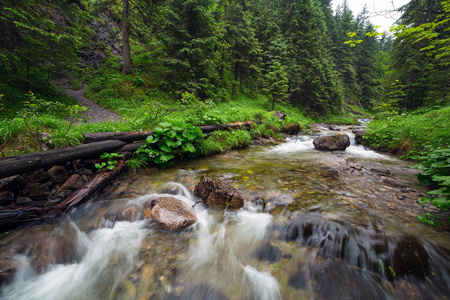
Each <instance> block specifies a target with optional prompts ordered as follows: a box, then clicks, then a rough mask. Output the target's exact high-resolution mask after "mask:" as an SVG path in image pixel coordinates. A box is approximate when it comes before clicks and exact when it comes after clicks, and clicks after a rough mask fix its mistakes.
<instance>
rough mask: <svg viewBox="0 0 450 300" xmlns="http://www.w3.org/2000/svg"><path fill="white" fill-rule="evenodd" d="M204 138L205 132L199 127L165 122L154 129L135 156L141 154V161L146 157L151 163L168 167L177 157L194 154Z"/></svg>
mask: <svg viewBox="0 0 450 300" xmlns="http://www.w3.org/2000/svg"><path fill="white" fill-rule="evenodd" d="M202 139H203V133H202V131H201V130H200V128H198V127H195V126H192V125H191V124H182V123H180V122H174V123H173V124H172V123H167V122H163V123H160V124H159V126H158V127H156V128H155V129H154V130H153V134H152V135H151V136H149V137H148V138H147V139H146V144H145V145H144V146H142V147H141V148H139V149H138V150H137V151H136V152H135V156H139V157H140V160H141V161H142V160H144V159H143V157H145V160H147V161H148V162H149V163H150V164H157V165H160V166H161V167H163V168H166V167H169V166H171V165H173V164H174V162H175V159H176V158H180V157H183V156H186V155H190V156H193V155H194V154H195V153H196V152H197V148H198V145H199V143H200V141H201V140H202ZM135 162H136V161H135ZM135 162H133V164H134V163H135Z"/></svg>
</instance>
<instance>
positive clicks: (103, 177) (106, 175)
mask: <svg viewBox="0 0 450 300" xmlns="http://www.w3.org/2000/svg"><path fill="white" fill-rule="evenodd" d="M125 167H126V165H125V162H124V161H122V160H121V161H119V162H118V163H117V165H116V167H115V168H114V169H113V170H111V171H108V170H105V171H103V172H101V173H100V174H98V175H97V176H95V177H94V178H93V179H91V180H90V181H89V182H87V183H86V184H85V185H84V186H83V187H81V188H80V189H78V190H76V191H75V192H74V193H73V194H72V195H71V196H70V197H69V198H67V199H66V200H64V201H63V202H61V203H60V204H59V205H58V211H59V212H61V213H63V212H67V211H68V210H69V209H70V208H71V207H73V206H75V205H76V204H78V203H80V202H83V201H85V200H87V199H88V198H90V197H92V195H93V194H94V193H95V192H97V191H98V190H99V189H101V188H102V187H103V186H105V185H106V184H107V183H108V182H109V181H110V180H111V179H113V178H114V177H115V176H116V175H117V174H119V173H120V172H121V171H123V170H124V169H125Z"/></svg>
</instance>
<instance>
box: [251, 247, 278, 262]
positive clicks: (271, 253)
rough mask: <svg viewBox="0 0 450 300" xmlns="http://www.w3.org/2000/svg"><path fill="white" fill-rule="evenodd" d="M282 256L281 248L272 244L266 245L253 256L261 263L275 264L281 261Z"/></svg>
mask: <svg viewBox="0 0 450 300" xmlns="http://www.w3.org/2000/svg"><path fill="white" fill-rule="evenodd" d="M282 254H283V253H282V252H281V250H280V248H278V247H276V246H273V245H272V244H270V243H265V244H263V245H262V246H261V247H260V248H259V249H258V250H257V251H255V253H253V255H252V256H253V257H254V258H256V259H258V260H261V261H267V262H270V263H275V262H278V261H280V259H281V255H282Z"/></svg>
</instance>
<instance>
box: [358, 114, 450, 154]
mask: <svg viewBox="0 0 450 300" xmlns="http://www.w3.org/2000/svg"><path fill="white" fill-rule="evenodd" d="M424 111H426V112H425V113H420V111H419V112H417V111H413V112H410V113H408V114H402V115H398V116H395V117H393V118H391V119H390V120H389V121H388V120H387V119H385V118H382V119H375V120H373V121H372V122H370V123H369V124H368V125H367V130H366V134H365V135H364V144H365V145H367V146H370V147H372V148H374V149H377V150H382V151H390V152H393V153H397V154H400V155H405V157H406V158H408V157H411V156H414V155H417V154H418V153H424V154H426V153H428V152H430V151H431V150H433V149H440V148H445V147H446V146H447V145H448V141H450V118H449V117H448V116H449V114H450V107H445V108H440V109H432V108H428V109H424V110H422V112H424Z"/></svg>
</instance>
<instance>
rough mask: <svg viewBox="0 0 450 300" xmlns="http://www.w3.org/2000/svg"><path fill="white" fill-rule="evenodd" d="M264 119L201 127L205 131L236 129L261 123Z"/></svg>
mask: <svg viewBox="0 0 450 300" xmlns="http://www.w3.org/2000/svg"><path fill="white" fill-rule="evenodd" d="M261 123H262V121H255V122H253V121H245V122H236V123H229V124H223V125H208V126H200V129H201V130H202V132H203V133H208V132H212V131H214V130H220V129H230V128H231V129H235V128H242V127H250V126H251V125H252V124H261Z"/></svg>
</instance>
